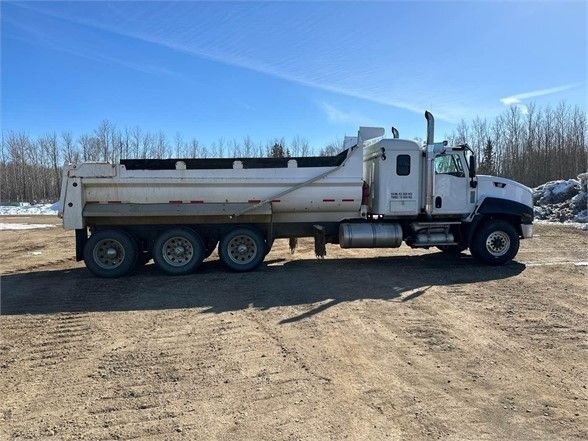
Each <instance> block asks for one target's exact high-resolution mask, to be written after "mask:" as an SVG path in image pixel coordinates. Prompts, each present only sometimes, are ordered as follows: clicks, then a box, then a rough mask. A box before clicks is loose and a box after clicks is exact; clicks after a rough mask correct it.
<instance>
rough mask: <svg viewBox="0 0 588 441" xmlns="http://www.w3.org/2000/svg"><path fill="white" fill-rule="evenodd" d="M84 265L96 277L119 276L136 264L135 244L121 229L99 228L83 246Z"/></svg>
mask: <svg viewBox="0 0 588 441" xmlns="http://www.w3.org/2000/svg"><path fill="white" fill-rule="evenodd" d="M84 262H85V263H86V267H88V269H89V270H90V271H92V273H94V274H95V275H97V276H98V277H107V278H114V277H121V276H124V275H125V274H127V273H129V272H130V271H131V270H133V269H134V268H135V266H136V264H137V244H136V243H135V241H134V240H133V238H132V237H130V236H129V235H128V234H127V233H126V232H124V231H122V230H99V231H97V232H95V233H94V234H92V236H91V237H90V238H89V239H88V241H87V242H86V245H85V247H84Z"/></svg>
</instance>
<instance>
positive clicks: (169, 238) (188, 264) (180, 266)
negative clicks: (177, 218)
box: [153, 228, 205, 276]
mask: <svg viewBox="0 0 588 441" xmlns="http://www.w3.org/2000/svg"><path fill="white" fill-rule="evenodd" d="M204 251H205V249H204V243H203V242H202V239H201V238H200V236H199V235H198V233H196V232H195V231H192V230H190V229H188V228H172V229H170V230H167V231H164V232H163V233H162V234H161V235H160V236H159V237H158V238H157V240H156V241H155V244H154V245H153V259H154V260H155V263H156V265H157V266H158V267H159V269H161V270H162V271H163V272H164V273H166V274H170V275H176V276H179V275H184V274H189V273H191V272H193V271H194V270H196V268H198V266H199V265H200V263H201V262H202V260H203V258H204Z"/></svg>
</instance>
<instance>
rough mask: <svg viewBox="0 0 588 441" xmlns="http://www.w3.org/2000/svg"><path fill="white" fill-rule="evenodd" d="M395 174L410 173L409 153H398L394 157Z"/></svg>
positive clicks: (403, 174) (406, 174)
mask: <svg viewBox="0 0 588 441" xmlns="http://www.w3.org/2000/svg"><path fill="white" fill-rule="evenodd" d="M396 174H397V175H398V176H408V175H410V155H398V156H397V157H396Z"/></svg>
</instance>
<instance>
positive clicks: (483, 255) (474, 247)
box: [470, 221, 519, 265]
mask: <svg viewBox="0 0 588 441" xmlns="http://www.w3.org/2000/svg"><path fill="white" fill-rule="evenodd" d="M470 251H471V253H472V256H474V258H476V259H478V260H480V261H482V262H484V263H488V264H490V265H502V264H504V263H507V262H510V261H511V260H512V259H513V258H514V257H515V256H516V254H517V252H518V251H519V235H518V233H517V231H516V229H515V228H514V227H513V226H512V225H511V224H510V223H508V222H504V221H493V222H488V223H486V224H484V225H482V226H481V227H480V229H479V230H478V231H476V233H475V234H474V237H473V238H472V243H471V245H470Z"/></svg>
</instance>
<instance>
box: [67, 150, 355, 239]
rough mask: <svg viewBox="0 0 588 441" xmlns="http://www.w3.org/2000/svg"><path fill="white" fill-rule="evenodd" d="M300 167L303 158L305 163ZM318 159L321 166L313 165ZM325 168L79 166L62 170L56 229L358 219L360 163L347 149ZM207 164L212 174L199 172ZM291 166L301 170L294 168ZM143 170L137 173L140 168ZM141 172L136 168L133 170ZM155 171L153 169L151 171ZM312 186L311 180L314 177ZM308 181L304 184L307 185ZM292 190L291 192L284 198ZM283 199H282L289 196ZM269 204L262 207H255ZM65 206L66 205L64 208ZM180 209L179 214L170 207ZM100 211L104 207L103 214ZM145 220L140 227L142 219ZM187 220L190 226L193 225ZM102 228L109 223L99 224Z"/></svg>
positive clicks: (287, 164) (291, 162) (239, 163)
mask: <svg viewBox="0 0 588 441" xmlns="http://www.w3.org/2000/svg"><path fill="white" fill-rule="evenodd" d="M306 159H308V158H306ZM317 159H321V158H317ZM331 159H335V160H331V161H330V162H331V164H329V165H324V163H325V162H326V161H316V162H314V163H313V162H309V161H304V160H302V161H299V160H297V159H296V158H293V159H288V160H286V161H276V162H275V163H274V164H275V165H277V166H276V167H272V168H270V166H271V165H272V164H271V163H267V162H266V163H265V164H264V165H265V166H264V167H263V168H261V167H260V166H259V164H252V167H255V166H257V168H244V166H245V167H247V166H248V163H247V160H239V159H235V160H230V164H231V168H227V167H226V163H227V161H226V160H223V161H222V163H223V164H222V165H223V168H220V165H219V164H220V162H219V161H216V160H212V161H207V160H203V161H202V160H200V161H199V162H198V166H199V167H200V168H195V169H190V168H186V167H189V166H190V162H189V160H181V159H180V160H174V164H175V165H176V167H177V168H175V169H169V164H170V161H169V160H164V161H161V162H160V163H159V164H160V165H158V162H157V161H147V162H144V163H141V162H140V161H135V162H132V161H131V162H130V164H131V169H130V170H129V169H127V166H126V165H125V163H124V161H123V163H122V164H117V165H113V164H107V163H83V164H81V165H79V166H69V167H66V171H65V172H64V182H67V185H66V188H65V190H64V191H63V192H62V207H65V208H66V209H65V211H64V227H65V228H69V229H78V228H83V227H85V226H86V225H87V224H88V220H89V219H91V220H92V222H91V223H93V224H100V223H101V220H100V218H112V217H113V216H120V217H121V219H120V222H121V223H126V222H125V220H124V219H123V218H125V217H134V218H137V217H143V218H150V219H151V220H150V221H152V220H153V219H152V218H153V217H158V218H162V217H166V216H171V217H175V216H184V215H190V216H193V217H194V216H196V217H197V216H200V215H201V216H213V215H214V216H217V217H218V218H219V219H220V220H221V221H222V219H221V218H226V219H225V220H226V221H229V220H230V219H231V216H236V215H239V214H240V212H242V211H243V210H247V209H250V210H249V211H248V212H247V213H244V214H248V215H249V216H251V215H255V214H260V215H267V214H271V215H272V216H273V222H276V223H289V222H338V221H341V220H343V219H346V218H353V217H358V216H359V211H360V205H361V199H362V185H363V158H362V152H361V149H358V148H357V147H353V148H350V149H348V150H346V151H345V152H343V154H341V155H339V156H338V157H334V158H331ZM207 162H208V163H209V164H210V166H213V167H214V166H216V167H219V168H213V169H205V168H202V167H203V166H205V165H206V163H207ZM299 162H300V163H301V164H300V165H299ZM142 164H143V165H142ZM141 167H144V168H141ZM158 167H159V168H158ZM321 176H323V177H322V178H319V179H317V180H316V181H312V180H313V179H316V178H317V177H321ZM309 181H311V182H309ZM297 186H300V188H297V189H296V190H295V191H290V190H292V189H294V188H296V187H297ZM289 191H290V192H289ZM264 201H269V202H268V203H267V204H264V205H265V206H260V207H258V208H256V209H253V207H254V206H255V205H258V204H261V203H262V202H264ZM69 204H72V205H71V206H70V205H69ZM183 205H185V206H187V207H180V208H178V206H183ZM105 206H107V207H105ZM145 220H146V219H145ZM194 220H195V219H192V221H194ZM104 221H105V222H109V223H110V221H111V219H109V220H106V219H105V220H104Z"/></svg>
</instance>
